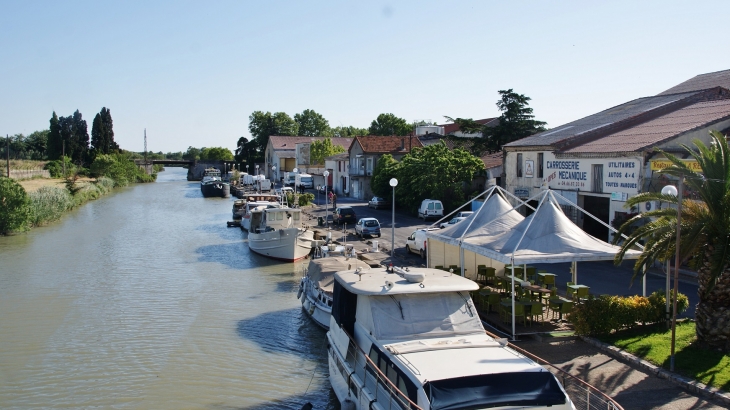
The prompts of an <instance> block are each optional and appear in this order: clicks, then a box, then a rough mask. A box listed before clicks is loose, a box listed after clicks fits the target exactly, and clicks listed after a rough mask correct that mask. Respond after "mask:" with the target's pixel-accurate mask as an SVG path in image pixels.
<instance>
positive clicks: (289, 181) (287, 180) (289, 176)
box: [284, 172, 297, 187]
mask: <svg viewBox="0 0 730 410" xmlns="http://www.w3.org/2000/svg"><path fill="white" fill-rule="evenodd" d="M296 182H297V174H295V173H294V172H287V173H286V175H284V185H286V186H292V187H293V186H294V184H295V183H296Z"/></svg>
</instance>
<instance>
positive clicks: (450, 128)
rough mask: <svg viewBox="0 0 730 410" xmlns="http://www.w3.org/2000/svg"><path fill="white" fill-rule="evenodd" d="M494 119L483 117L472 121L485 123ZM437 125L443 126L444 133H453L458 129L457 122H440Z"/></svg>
mask: <svg viewBox="0 0 730 410" xmlns="http://www.w3.org/2000/svg"><path fill="white" fill-rule="evenodd" d="M496 119H497V118H484V119H481V120H475V121H474V122H476V123H477V124H482V125H484V124H486V123H488V122H491V121H494V120H496ZM495 125H496V124H495ZM439 127H444V134H446V135H448V134H453V133H455V132H457V131H459V124H455V123H451V124H441V125H439Z"/></svg>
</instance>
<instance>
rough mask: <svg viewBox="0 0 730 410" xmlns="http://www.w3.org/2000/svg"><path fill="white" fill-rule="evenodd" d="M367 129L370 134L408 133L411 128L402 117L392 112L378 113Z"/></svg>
mask: <svg viewBox="0 0 730 410" xmlns="http://www.w3.org/2000/svg"><path fill="white" fill-rule="evenodd" d="M368 131H369V132H370V135H408V134H410V133H411V131H413V128H412V127H411V125H410V124H408V123H407V122H406V120H404V119H403V118H398V117H396V116H395V115H393V114H380V115H378V118H377V119H375V120H373V122H372V123H371V124H370V128H369V129H368Z"/></svg>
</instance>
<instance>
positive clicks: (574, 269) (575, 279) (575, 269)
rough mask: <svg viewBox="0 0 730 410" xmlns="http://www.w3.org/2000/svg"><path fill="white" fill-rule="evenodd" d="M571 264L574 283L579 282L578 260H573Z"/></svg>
mask: <svg viewBox="0 0 730 410" xmlns="http://www.w3.org/2000/svg"><path fill="white" fill-rule="evenodd" d="M572 265H573V266H571V268H572V269H571V270H572V271H573V272H572V273H573V275H571V279H572V280H573V283H576V284H577V283H578V262H576V261H573V262H572Z"/></svg>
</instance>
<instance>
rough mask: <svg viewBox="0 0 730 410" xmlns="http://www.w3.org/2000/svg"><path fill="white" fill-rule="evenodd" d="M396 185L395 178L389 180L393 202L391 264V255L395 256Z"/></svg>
mask: <svg viewBox="0 0 730 410" xmlns="http://www.w3.org/2000/svg"><path fill="white" fill-rule="evenodd" d="M397 185H398V180H397V179H395V178H391V179H390V186H392V187H393V199H392V200H391V202H393V215H392V217H391V221H390V259H391V263H393V261H392V259H393V255H395V187H396V186H397Z"/></svg>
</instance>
